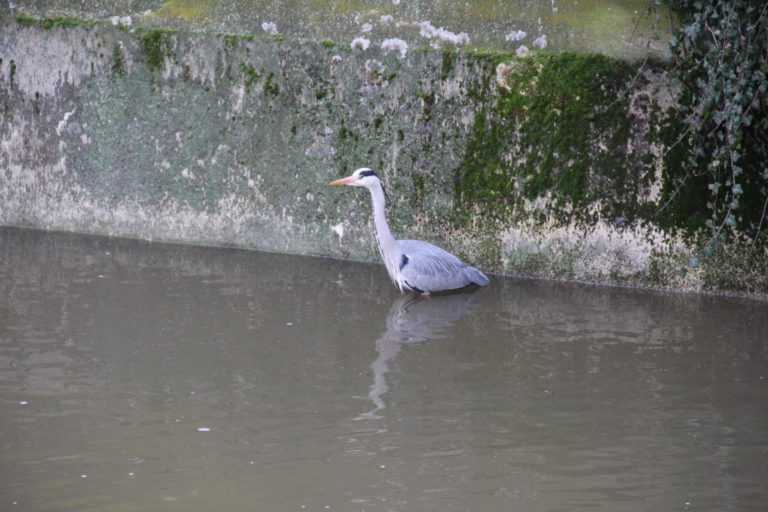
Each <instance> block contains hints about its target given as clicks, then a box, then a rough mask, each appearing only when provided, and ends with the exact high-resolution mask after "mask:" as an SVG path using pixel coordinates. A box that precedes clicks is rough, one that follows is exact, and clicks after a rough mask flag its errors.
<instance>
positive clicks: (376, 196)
mask: <svg viewBox="0 0 768 512" xmlns="http://www.w3.org/2000/svg"><path fill="white" fill-rule="evenodd" d="M368 190H370V191H371V200H372V201H373V228H374V231H375V234H376V243H377V245H378V246H379V252H380V253H381V258H382V259H383V260H384V266H386V267H387V272H388V273H389V277H390V278H391V279H392V281H393V282H394V283H395V285H397V286H398V287H399V288H400V291H401V292H402V291H403V286H404V283H403V282H402V279H401V277H400V258H401V255H400V248H399V247H398V245H397V240H395V237H393V236H392V232H391V231H390V230H389V225H388V224H387V218H386V215H385V213H384V189H383V188H382V187H381V183H380V182H379V180H376V181H375V182H374V183H373V185H371V186H370V187H368Z"/></svg>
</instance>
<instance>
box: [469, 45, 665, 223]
mask: <svg viewBox="0 0 768 512" xmlns="http://www.w3.org/2000/svg"><path fill="white" fill-rule="evenodd" d="M475 57H476V58H478V59H483V60H485V61H486V62H488V63H489V64H491V65H495V67H496V75H497V76H496V80H497V82H498V84H497V87H498V90H499V96H498V99H497V100H496V101H495V102H494V103H493V104H491V105H487V106H486V107H485V108H483V109H481V110H479V111H478V112H477V113H476V114H475V118H474V122H473V124H472V128H471V132H470V136H469V140H468V143H467V145H466V148H465V151H464V156H463V158H462V161H461V164H460V165H459V166H458V167H457V169H456V195H457V199H458V201H457V204H458V205H460V207H461V208H463V209H465V210H471V209H473V206H474V205H482V208H481V211H482V212H483V213H484V214H487V215H491V216H495V217H498V218H501V219H507V220H509V219H511V218H513V217H514V214H515V212H517V211H519V210H520V209H521V208H522V206H523V203H524V202H525V201H532V200H536V199H538V198H542V197H544V196H547V195H550V196H551V197H552V203H551V205H550V207H551V212H552V213H553V214H554V215H555V216H556V217H557V218H558V219H559V220H560V221H561V222H563V223H567V222H569V221H570V220H571V219H572V218H574V219H575V220H578V221H588V220H594V216H595V215H600V216H603V217H614V218H618V217H621V218H622V219H625V220H626V221H630V222H631V221H633V220H634V219H636V218H637V217H638V215H639V214H640V213H641V210H640V209H639V208H638V206H639V205H638V204H637V203H636V201H635V199H636V196H637V189H638V187H639V182H640V181H641V180H647V179H648V177H647V176H646V174H647V173H648V172H650V166H645V167H644V168H642V169H641V170H640V172H639V173H638V175H629V176H628V175H627V172H626V171H627V168H628V167H631V166H629V165H628V161H629V158H630V157H629V156H628V155H627V153H626V145H627V139H628V130H629V125H630V123H631V121H632V116H631V115H629V113H628V111H627V100H626V98H625V97H622V93H623V91H624V88H625V83H626V81H627V77H628V76H630V73H631V70H630V67H629V65H628V64H626V63H625V62H622V61H618V60H615V59H610V58H607V57H603V56H599V55H584V54H574V53H537V54H534V55H531V56H528V57H526V58H515V57H510V56H505V55H500V54H487V55H476V56H475ZM490 87H491V85H490V83H488V82H486V83H485V84H483V85H482V86H481V89H480V91H476V92H475V94H478V95H479V96H481V97H488V96H490V95H491V91H490ZM595 202H601V203H602V209H601V210H600V211H593V210H589V209H587V207H588V206H590V205H593V204H594V203H595Z"/></svg>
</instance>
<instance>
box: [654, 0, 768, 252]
mask: <svg viewBox="0 0 768 512" xmlns="http://www.w3.org/2000/svg"><path fill="white" fill-rule="evenodd" d="M671 2H672V7H673V8H674V9H675V10H676V11H677V13H678V15H679V16H680V19H681V26H680V29H679V30H678V31H677V33H676V35H675V36H674V37H672V39H671V41H670V43H669V48H670V54H669V58H670V59H671V62H670V75H671V85H672V89H673V90H674V91H676V95H677V101H676V107H677V109H678V115H679V117H680V119H681V124H680V132H679V134H678V136H677V139H676V140H675V141H674V142H673V143H672V145H671V147H670V148H669V149H668V151H670V150H672V149H673V148H675V147H677V146H683V147H684V148H685V151H686V160H687V161H686V162H685V165H686V172H685V174H684V175H682V177H681V178H680V179H679V181H678V183H677V185H676V190H675V191H674V192H673V194H672V196H673V197H674V195H676V194H677V193H678V192H679V191H680V190H683V189H684V188H685V187H686V186H687V185H689V184H690V182H691V181H693V180H701V179H704V180H706V182H707V191H708V197H707V198H706V206H707V211H708V216H709V218H708V220H707V221H706V223H707V226H708V228H709V231H710V235H709V239H708V240H707V241H706V242H705V243H704V244H703V251H704V253H705V254H711V253H712V251H713V250H714V248H715V247H716V245H717V244H718V243H721V242H725V241H727V240H728V239H729V238H730V237H733V236H734V235H737V234H739V233H741V234H744V235H746V236H748V237H749V239H750V240H751V243H752V244H753V245H760V246H765V245H768V244H766V240H768V236H766V232H767V231H768V220H767V219H766V214H767V213H768V212H767V210H768V115H766V113H768V94H766V91H768V0H760V1H758V0H729V1H723V0H671ZM702 199H703V198H702Z"/></svg>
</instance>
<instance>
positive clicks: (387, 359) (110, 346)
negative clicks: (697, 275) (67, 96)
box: [0, 229, 768, 511]
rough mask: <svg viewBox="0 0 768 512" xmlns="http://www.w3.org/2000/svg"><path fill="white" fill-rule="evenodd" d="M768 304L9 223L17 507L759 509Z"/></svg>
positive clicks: (12, 475) (1, 462)
mask: <svg viewBox="0 0 768 512" xmlns="http://www.w3.org/2000/svg"><path fill="white" fill-rule="evenodd" d="M766 363H768V305H767V304H765V303H758V302H748V301H743V300H734V299H723V298H714V297H696V296H690V295H671V294H661V293H649V292H640V291H632V290H620V289H605V288H597V287H580V286H574V285H565V284H553V283H546V282H535V281H521V280H513V279H508V280H504V279H494V282H493V284H492V286H491V287H490V288H489V289H487V290H480V291H479V292H478V293H474V294H460V295H451V296H444V297H434V298H432V299H429V300H422V301H417V302H408V299H407V298H406V299H402V298H400V297H399V296H398V295H397V294H396V292H395V290H394V289H393V287H392V286H391V285H390V284H389V283H388V281H387V277H386V274H385V272H384V270H383V268H382V267H379V266H373V265H361V264H352V263H347V262H340V261H329V260H323V259H307V258H294V257H287V256H280V255H267V254H258V253H252V252H243V251H232V250H219V249H205V248H190V247H181V246H162V245H152V244H146V243H139V242H132V241H121V240H109V239H98V238H87V237H77V236H69V235H59V234H42V233H35V232H24V231H18V230H2V229H0V404H1V406H2V415H0V510H9V511H14V510H19V511H107V510H108V511H146V510H169V511H176V510H178V511H211V510H269V511H283V510H285V511H291V510H297V511H300V510H318V511H322V510H344V511H347V510H352V511H354V510H366V511H413V510H439V511H465V510H472V511H496V510H499V511H502V510H504V511H506V510H520V511H545V510H546V511H550V510H563V511H570V510H581V509H598V510H611V511H635V510H637V511H649V510H653V511H665V510H707V511H709V510H718V511H722V510H734V511H747V510H765V505H766V503H767V502H768V485H766V482H768V365H767V364H766Z"/></svg>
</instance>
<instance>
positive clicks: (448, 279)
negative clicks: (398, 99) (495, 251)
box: [331, 167, 490, 295]
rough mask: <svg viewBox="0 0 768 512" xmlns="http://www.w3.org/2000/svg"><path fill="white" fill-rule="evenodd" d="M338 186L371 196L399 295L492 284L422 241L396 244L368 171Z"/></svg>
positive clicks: (376, 181)
mask: <svg viewBox="0 0 768 512" xmlns="http://www.w3.org/2000/svg"><path fill="white" fill-rule="evenodd" d="M339 185H347V186H350V187H365V188H367V189H368V191H369V192H370V193H371V200H372V202H373V231H374V234H375V235H376V243H377V245H378V247H379V253H381V258H382V259H383V260H384V266H385V267H386V268H387V273H388V274H389V277H390V279H392V282H393V283H395V286H397V287H398V288H399V289H400V293H403V292H404V291H405V290H410V291H411V292H413V293H415V294H417V295H429V294H430V293H434V292H440V291H445V290H456V289H459V288H464V287H467V286H469V285H472V284H476V285H480V286H486V285H488V284H489V282H490V281H488V278H487V277H486V276H485V274H483V273H482V272H480V271H479V270H477V269H476V268H474V267H472V266H470V265H467V264H466V263H464V262H463V261H461V260H460V259H459V258H457V257H456V256H454V255H453V254H451V253H449V252H448V251H446V250H444V249H441V248H440V247H437V246H436V245H433V244H431V243H429V242H424V241H422V240H395V237H394V236H392V232H391V231H390V230H389V225H388V224H387V218H386V216H385V214H384V202H385V195H384V188H383V187H382V185H381V181H380V180H379V177H378V176H376V173H375V172H373V171H372V170H371V169H369V168H368V167H361V168H360V169H358V170H356V171H355V172H353V173H352V174H351V175H350V176H347V177H346V178H341V179H339V180H336V181H333V182H331V186H334V187H336V186H339Z"/></svg>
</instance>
